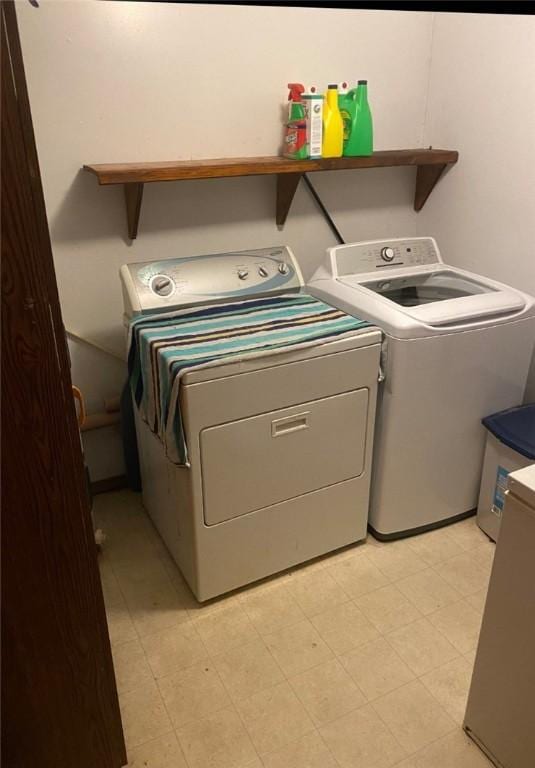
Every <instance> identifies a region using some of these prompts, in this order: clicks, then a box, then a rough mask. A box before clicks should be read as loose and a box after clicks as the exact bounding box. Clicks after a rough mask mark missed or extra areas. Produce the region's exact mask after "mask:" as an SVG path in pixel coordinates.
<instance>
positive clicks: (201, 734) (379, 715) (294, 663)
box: [95, 491, 494, 768]
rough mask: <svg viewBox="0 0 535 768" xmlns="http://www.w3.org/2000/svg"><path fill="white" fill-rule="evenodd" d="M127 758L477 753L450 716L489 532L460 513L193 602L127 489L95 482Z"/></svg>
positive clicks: (453, 761)
mask: <svg viewBox="0 0 535 768" xmlns="http://www.w3.org/2000/svg"><path fill="white" fill-rule="evenodd" d="M95 519H96V522H97V525H98V527H100V528H102V529H103V530H104V531H105V533H106V535H107V540H106V542H105V544H104V548H103V552H102V553H101V555H100V556H99V560H100V569H101V576H102V584H103V590H104V599H105V603H106V610H107V615H108V626H109V631H110V637H111V642H112V651H113V657H114V665H115V673H116V678H117V687H118V691H119V700H120V705H121V712H122V717H123V727H124V733H125V738H126V742H127V749H128V756H129V760H130V762H129V764H128V765H129V766H130V768H390V767H393V766H397V768H485V766H490V763H489V762H488V761H487V760H486V758H485V757H484V756H483V755H482V753H481V752H480V751H479V750H478V749H477V747H475V746H474V745H473V744H472V742H471V741H470V740H469V739H468V738H467V737H466V736H465V735H464V733H463V731H462V728H461V723H462V718H463V714H464V708H465V703H466V696H467V693H468V687H469V684H470V676H471V671H472V666H473V663H474V655H475V648H476V644H477V638H478V633H479V626H480V622H481V616H482V612H483V607H484V600H485V594H486V589H487V584H488V578H489V574H490V569H491V566H492V558H493V554H494V545H493V544H492V543H491V542H489V540H488V539H487V537H486V536H485V535H484V534H483V533H482V532H481V531H480V530H479V528H478V527H477V526H476V524H475V519H474V518H470V519H468V520H464V521H462V522H460V523H456V524H455V525H453V526H449V527H447V528H442V529H440V530H438V531H433V532H431V533H427V534H423V535H420V536H417V537H413V538H410V539H405V540H403V541H397V542H392V543H381V542H378V541H375V540H374V539H373V538H372V537H371V536H368V539H367V540H366V541H365V542H363V543H360V544H357V545H355V546H352V547H348V548H346V549H343V550H339V551H338V552H336V553H333V554H331V555H327V556H325V557H323V558H320V559H318V560H315V561H313V562H311V563H307V564H305V565H303V566H299V567H296V568H293V569H290V570H288V571H286V572H284V573H282V574H279V575H278V576H275V577H273V578H271V579H268V580H265V581H262V582H260V583H257V584H254V585H251V586H250V587H246V588H244V589H242V590H239V591H237V592H234V593H232V594H230V595H225V596H223V597H221V598H220V599H216V600H213V601H210V602H209V603H207V604H202V605H201V604H199V603H197V601H196V600H195V598H194V597H193V595H192V594H191V592H190V590H189V588H188V586H187V585H186V583H185V582H184V580H183V578H182V576H181V575H180V572H179V571H178V569H177V568H176V566H175V564H174V562H173V561H172V560H171V558H170V556H169V554H168V552H167V550H166V549H165V547H164V545H163V543H162V542H161V540H160V538H159V536H158V534H157V533H156V531H155V530H154V528H153V526H152V524H151V522H150V520H149V519H148V517H147V516H146V514H145V512H144V510H143V507H142V505H141V500H140V497H139V495H138V494H134V493H131V492H129V491H122V492H118V493H110V494H105V495H100V496H97V497H96V498H95Z"/></svg>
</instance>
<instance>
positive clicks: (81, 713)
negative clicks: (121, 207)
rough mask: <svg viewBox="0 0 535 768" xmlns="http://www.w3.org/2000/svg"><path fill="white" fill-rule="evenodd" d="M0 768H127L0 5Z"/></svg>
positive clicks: (11, 29)
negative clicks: (123, 767) (0, 321)
mask: <svg viewBox="0 0 535 768" xmlns="http://www.w3.org/2000/svg"><path fill="white" fill-rule="evenodd" d="M0 17H1V18H0V22H1V61H2V71H1V77H2V82H1V86H2V87H1V98H2V105H1V106H2V109H1V122H2V125H1V129H2V130H1V139H2V147H1V151H2V157H1V159H2V190H1V192H2V194H1V204H2V464H3V467H2V470H3V471H2V541H3V547H2V765H5V766H6V768H35V766H39V768H74V767H75V766H76V768H96V766H98V767H99V768H120V766H122V765H124V764H125V763H126V752H125V745H124V739H123V733H122V726H121V718H120V711H119V703H118V697H117V689H116V685H115V676H114V670H113V662H112V657H111V648H110V641H109V636H108V629H107V623H106V614H105V610H104V600H103V596H102V587H101V584H100V577H99V570H98V564H97V552H96V546H95V540H94V532H93V526H92V521H91V514H90V507H89V498H88V493H87V485H86V478H85V472H84V466H83V459H82V453H81V446H80V436H79V432H78V425H77V420H76V413H75V408H74V402H73V397H72V389H71V387H72V382H71V377H70V369H69V359H68V353H67V344H66V338H65V332H64V328H63V321H62V317H61V310H60V306H59V299H58V291H57V286H56V278H55V273H54V264H53V260H52V250H51V244H50V236H49V232H48V223H47V218H46V210H45V202H44V197H43V190H42V185H41V177H40V172H39V163H38V158H37V151H36V147H35V139H34V134H33V127H32V121H31V112H30V105H29V101H28V94H27V90H26V79H25V74H24V65H23V59H22V51H21V47H20V40H19V36H18V29H17V19H16V12H15V5H14V3H13V2H12V1H11V0H4V1H3V2H1V3H0Z"/></svg>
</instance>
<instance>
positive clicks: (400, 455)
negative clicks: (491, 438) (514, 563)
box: [307, 237, 535, 539]
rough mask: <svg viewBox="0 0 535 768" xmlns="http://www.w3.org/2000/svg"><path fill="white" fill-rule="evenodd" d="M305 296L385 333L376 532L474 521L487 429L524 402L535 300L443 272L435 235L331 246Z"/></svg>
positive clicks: (461, 273)
mask: <svg viewBox="0 0 535 768" xmlns="http://www.w3.org/2000/svg"><path fill="white" fill-rule="evenodd" d="M307 290H308V291H309V293H311V294H312V295H314V296H316V297H318V298H321V299H323V300H324V301H326V302H329V303H330V304H332V305H334V306H336V307H338V308H340V309H343V310H344V311H346V312H349V313H352V314H354V315H358V316H359V317H361V318H363V319H366V320H368V321H370V322H372V323H374V324H375V325H377V326H379V327H380V328H381V329H382V330H383V331H384V334H385V339H384V342H383V350H382V366H383V372H384V376H385V379H384V382H383V384H382V385H381V388H380V394H379V401H378V414H377V423H376V440H375V452H374V467H373V471H372V492H371V502H370V517H369V523H370V527H371V529H372V531H373V532H374V534H375V535H376V536H378V537H379V538H380V539H390V538H398V537H402V536H406V535H410V534H414V533H419V532H421V531H424V530H427V529H431V528H435V527H438V526H440V525H444V524H446V523H449V522H453V521H454V520H457V519H460V518H462V517H464V516H467V515H469V514H470V513H472V512H473V511H474V510H475V508H476V506H477V499H478V492H479V483H480V476H481V467H482V462H483V452H484V445H485V430H484V429H483V427H482V425H481V419H482V418H483V417H484V416H488V415H489V414H491V413H495V412H497V411H501V410H504V409H506V408H510V407H513V406H516V405H519V404H520V403H521V402H522V398H523V394H524V389H525V384H526V379H527V374H528V369H529V365H530V360H531V355H532V352H533V346H534V339H535V300H534V299H533V297H531V296H528V295H526V294H524V293H522V292H520V291H518V290H515V289H513V288H510V287H509V286H507V285H503V284H502V283H498V282H496V281H494V280H490V279H488V278H484V277H481V276H480V275H475V274H472V273H470V272H466V271H465V270H461V269H457V268H454V267H451V266H448V265H446V264H444V263H443V261H442V258H441V256H440V252H439V249H438V246H437V243H436V242H435V240H434V239H433V238H431V237H418V238H408V239H398V240H376V241H370V242H361V243H351V244H348V245H341V246H337V247H335V248H331V249H329V251H328V252H327V258H326V260H325V263H324V264H323V266H321V267H320V268H319V269H318V270H317V271H316V273H315V274H314V275H313V277H312V278H311V280H310V282H309V284H308V286H307Z"/></svg>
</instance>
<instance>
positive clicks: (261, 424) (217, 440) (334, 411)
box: [200, 388, 368, 525]
mask: <svg viewBox="0 0 535 768" xmlns="http://www.w3.org/2000/svg"><path fill="white" fill-rule="evenodd" d="M367 414H368V390H367V389H364V388H363V389H358V390H354V391H352V392H345V393H343V394H339V395H334V396H332V397H326V398H323V399H321V400H314V401H311V402H308V403H303V404H301V405H298V406H294V407H291V408H284V409H282V410H278V411H272V412H270V413H264V414H262V415H259V416H253V417H250V418H246V419H241V420H239V421H233V422H230V423H228V424H222V425H219V426H215V427H209V428H207V429H204V430H203V431H202V432H201V435H200V450H201V466H202V485H203V506H204V521H205V523H206V525H215V524H217V523H221V522H223V521H225V520H230V519H232V518H234V517H239V516H240V515H245V514H247V513H249V512H253V511H255V510H258V509H262V508H263V507H268V506H270V505H271V504H276V503H278V502H281V501H284V500H286V499H291V498H294V497H296V496H301V495H302V494H305V493H309V492H311V491H315V490H318V489H319V488H324V487H326V486H328V485H333V484H335V483H339V482H342V481H344V480H348V479H349V478H352V477H357V476H358V475H360V474H361V473H362V472H363V470H364V459H365V447H366V422H367Z"/></svg>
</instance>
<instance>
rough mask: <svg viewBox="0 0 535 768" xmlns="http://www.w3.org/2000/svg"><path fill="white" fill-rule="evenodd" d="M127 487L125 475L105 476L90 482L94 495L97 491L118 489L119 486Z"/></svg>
mask: <svg viewBox="0 0 535 768" xmlns="http://www.w3.org/2000/svg"><path fill="white" fill-rule="evenodd" d="M127 487H128V479H127V477H126V475H116V476H115V477H105V478H104V479H103V480H96V481H95V482H94V483H91V493H92V494H93V495H94V496H96V495H97V494H98V493H108V492H109V491H119V490H121V488H127Z"/></svg>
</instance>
